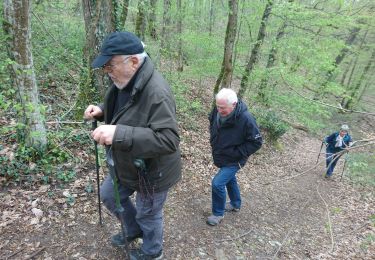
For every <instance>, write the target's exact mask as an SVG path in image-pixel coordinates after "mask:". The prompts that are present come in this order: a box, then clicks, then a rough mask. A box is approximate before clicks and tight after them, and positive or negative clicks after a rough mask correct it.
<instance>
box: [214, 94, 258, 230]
mask: <svg viewBox="0 0 375 260" xmlns="http://www.w3.org/2000/svg"><path fill="white" fill-rule="evenodd" d="M215 99H216V106H215V108H214V109H213V110H212V112H211V114H210V116H209V120H210V143H211V148H212V157H213V160H214V164H215V165H216V166H217V167H218V168H220V169H219V171H218V172H217V174H216V175H215V177H214V178H213V180H212V215H211V216H209V217H208V219H207V224H208V225H211V226H216V225H217V224H219V223H220V222H221V221H222V220H223V218H224V213H225V211H232V212H237V211H239V210H240V208H241V194H240V189H239V186H238V183H237V178H236V173H237V172H238V170H239V169H240V168H241V167H243V166H244V165H245V163H246V161H247V159H248V158H249V156H250V155H252V154H253V153H255V152H256V151H257V150H259V149H260V147H261V146H262V136H261V134H260V132H259V129H258V126H257V124H256V121H255V118H254V117H253V116H252V115H251V114H250V112H249V111H248V109H247V106H246V104H245V103H244V102H242V101H241V100H238V98H237V95H236V92H234V91H233V90H232V89H228V88H223V89H221V90H220V91H219V93H217V95H216V98H215ZM227 192H228V195H229V199H230V202H229V203H228V204H227V205H226V196H227Z"/></svg>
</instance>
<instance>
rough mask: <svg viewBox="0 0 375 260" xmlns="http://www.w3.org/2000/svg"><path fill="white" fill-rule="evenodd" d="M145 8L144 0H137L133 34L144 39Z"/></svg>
mask: <svg viewBox="0 0 375 260" xmlns="http://www.w3.org/2000/svg"><path fill="white" fill-rule="evenodd" d="M145 10H146V3H145V1H144V0H139V1H138V13H137V18H136V21H135V34H136V35H137V36H138V37H139V38H140V39H142V40H145V29H146V26H145V22H146V21H145V20H146V19H145Z"/></svg>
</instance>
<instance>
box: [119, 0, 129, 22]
mask: <svg viewBox="0 0 375 260" xmlns="http://www.w3.org/2000/svg"><path fill="white" fill-rule="evenodd" d="M129 2H130V0H123V3H122V9H121V19H120V23H121V24H122V27H123V28H126V27H125V23H126V18H127V17H128V12H129Z"/></svg>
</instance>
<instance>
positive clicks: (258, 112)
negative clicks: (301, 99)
mask: <svg viewBox="0 0 375 260" xmlns="http://www.w3.org/2000/svg"><path fill="white" fill-rule="evenodd" d="M254 116H255V118H256V120H257V123H258V125H259V127H260V128H261V129H262V130H263V131H265V132H266V138H267V139H268V140H269V141H270V142H271V143H275V142H276V141H277V140H278V139H279V138H280V137H281V136H282V135H283V134H285V133H286V131H287V130H288V125H287V124H286V123H284V122H283V121H282V120H281V119H280V117H279V116H278V115H277V114H276V113H275V112H274V111H272V110H267V109H260V108H257V109H255V110H254Z"/></svg>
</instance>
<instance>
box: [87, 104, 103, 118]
mask: <svg viewBox="0 0 375 260" xmlns="http://www.w3.org/2000/svg"><path fill="white" fill-rule="evenodd" d="M102 115H103V111H102V110H101V109H100V107H98V106H94V105H89V106H88V107H87V108H86V110H85V112H84V113H83V118H84V119H86V120H93V119H94V117H100V116H102Z"/></svg>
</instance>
